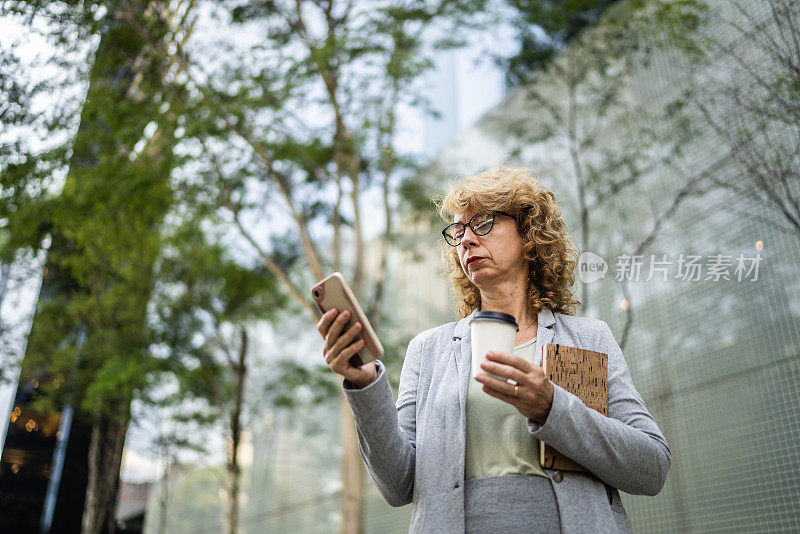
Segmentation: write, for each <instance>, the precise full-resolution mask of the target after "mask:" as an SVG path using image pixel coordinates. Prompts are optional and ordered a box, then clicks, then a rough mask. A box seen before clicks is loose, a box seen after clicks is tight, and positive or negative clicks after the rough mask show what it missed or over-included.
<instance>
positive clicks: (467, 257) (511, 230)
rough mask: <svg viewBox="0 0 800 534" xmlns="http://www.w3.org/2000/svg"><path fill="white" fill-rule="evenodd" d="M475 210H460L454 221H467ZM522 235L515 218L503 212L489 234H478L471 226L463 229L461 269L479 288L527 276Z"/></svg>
mask: <svg viewBox="0 0 800 534" xmlns="http://www.w3.org/2000/svg"><path fill="white" fill-rule="evenodd" d="M475 214H476V212H469V213H461V214H458V215H456V216H455V217H454V218H453V222H460V223H464V224H467V222H468V221H469V220H470V219H471V218H472V217H473V216H474V215H475ZM522 245H523V241H522V237H521V236H520V235H519V232H518V231H517V223H516V221H515V220H514V219H513V218H511V217H509V216H507V215H502V214H500V213H498V214H496V215H495V218H494V225H493V226H492V229H491V231H490V232H489V233H488V234H486V235H476V234H475V232H473V231H472V228H470V227H469V226H466V227H465V228H464V237H463V238H462V240H461V243H460V244H459V245H458V246H457V247H456V249H457V252H458V259H459V262H460V263H461V268H462V269H463V270H464V272H465V273H466V275H467V277H468V278H469V279H470V281H471V282H472V283H473V284H475V285H476V286H477V287H478V289H484V288H488V287H489V286H491V285H493V284H496V283H498V282H502V281H508V280H512V281H513V280H517V279H518V278H519V277H520V276H525V277H526V278H527V275H528V262H527V261H526V260H525V259H524V258H523V257H522ZM477 258H480V259H478V260H477V261H475V260H476V259H477Z"/></svg>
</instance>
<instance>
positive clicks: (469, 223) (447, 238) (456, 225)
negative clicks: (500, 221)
mask: <svg viewBox="0 0 800 534" xmlns="http://www.w3.org/2000/svg"><path fill="white" fill-rule="evenodd" d="M489 214H491V216H492V224H490V225H489V229H488V230H486V231H485V232H478V231H477V230H475V227H474V226H472V221H474V220H475V218H476V217H481V216H483V215H486V213H476V214H475V215H473V216H472V218H471V219H470V220H469V221H467V223H466V224H464V223H462V222H455V223H453V224H448V225H447V226H445V227H444V230H442V236H443V237H444V240H445V242H446V243H447V244H448V245H450V246H451V247H457V246H458V245H460V244H461V239H463V238H464V236H461V239H459V240H457V241H456V242H455V243H453V242H452V241H451V239H454V238H452V237H451V236H449V235H448V234H447V231H448V230H449V229H450V228H459V227H461V228H463V229H464V230H466V228H467V226H469V227H470V229H471V230H472V232H473V233H474V234H475V235H481V236H483V235H486V234H488V233H489V232H491V231H492V228H494V219H495V217H496V216H497V214H500V215H505V216H507V217H511V218H512V219H516V218H517V216H516V215H511V214H510V213H506V212H504V211H497V210H493V211H490V212H489Z"/></svg>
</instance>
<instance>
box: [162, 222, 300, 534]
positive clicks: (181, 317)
mask: <svg viewBox="0 0 800 534" xmlns="http://www.w3.org/2000/svg"><path fill="white" fill-rule="evenodd" d="M164 239H165V248H164V253H163V254H162V258H161V261H160V262H159V266H158V269H157V272H156V276H157V280H158V284H157V285H158V289H157V290H156V292H155V295H154V299H153V301H152V303H151V305H152V306H153V309H154V314H155V315H156V317H157V319H156V320H155V322H154V325H153V329H154V342H155V346H154V350H160V351H162V352H166V353H168V356H167V358H166V360H165V362H164V363H165V366H166V370H168V371H170V372H171V373H173V376H175V377H176V378H177V381H178V383H179V390H178V392H177V393H176V396H177V398H179V399H180V400H181V403H182V404H183V406H184V407H183V409H182V410H181V411H180V414H181V415H180V417H181V418H183V419H186V418H191V419H194V420H200V421H202V422H203V423H204V424H206V425H210V424H213V423H216V422H218V421H220V420H222V421H223V424H224V427H225V434H226V440H227V462H226V486H225V489H226V495H227V498H226V501H227V502H226V517H225V521H224V523H223V525H224V527H225V532H227V533H229V534H236V532H238V530H239V492H240V484H241V482H240V478H241V477H240V473H241V469H240V465H239V450H240V444H241V439H242V429H243V427H244V423H245V419H246V411H247V410H246V408H247V405H246V401H245V380H246V379H247V376H248V372H249V369H250V368H251V367H252V366H253V365H257V362H256V361H253V359H252V354H250V353H251V350H250V349H249V346H248V334H247V329H248V327H250V325H251V324H252V323H253V322H254V321H256V320H259V319H261V320H270V319H275V318H277V316H278V315H279V311H280V310H281V309H282V308H283V307H284V302H283V301H284V300H285V299H284V297H283V295H282V294H281V293H280V292H279V291H278V288H277V281H276V280H275V278H274V276H272V274H271V273H269V272H268V271H267V270H266V269H265V268H264V267H263V266H256V267H255V268H246V267H243V266H241V265H239V264H238V263H237V262H235V261H234V260H232V259H231V258H230V257H228V253H227V251H226V250H225V248H224V246H223V245H221V244H220V243H219V242H218V241H217V242H209V240H208V238H207V236H205V235H204V232H203V230H202V229H201V224H199V222H198V221H197V220H196V219H193V218H192V219H189V220H187V221H183V222H182V224H181V225H180V226H179V227H178V228H177V229H176V231H175V232H174V233H173V234H172V235H170V236H164ZM262 363H263V362H262ZM198 401H199V404H198Z"/></svg>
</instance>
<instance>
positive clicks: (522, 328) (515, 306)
mask: <svg viewBox="0 0 800 534" xmlns="http://www.w3.org/2000/svg"><path fill="white" fill-rule="evenodd" d="M526 289H527V276H523V277H521V279H518V280H508V281H503V282H499V283H498V284H496V285H494V286H493V287H491V288H487V289H485V290H484V289H482V290H481V308H480V309H481V311H499V312H503V313H507V314H509V315H511V316H513V317H514V319H516V320H517V324H518V325H519V334H523V332H528V331H529V330H530V329H531V327H532V326H534V325H536V323H537V315H536V314H535V313H533V311H532V310H531V309H530V308H529V307H528V295H527V292H526ZM533 332H534V334H535V333H536V331H535V330H534V331H533Z"/></svg>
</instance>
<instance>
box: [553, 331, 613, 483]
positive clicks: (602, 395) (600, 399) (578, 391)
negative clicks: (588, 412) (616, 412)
mask: <svg viewBox="0 0 800 534" xmlns="http://www.w3.org/2000/svg"><path fill="white" fill-rule="evenodd" d="M542 369H543V370H544V372H545V374H546V375H547V376H548V378H549V379H550V381H552V382H553V383H554V384H557V385H558V386H560V387H561V388H563V389H565V390H567V391H569V392H570V393H572V394H573V395H575V396H577V397H578V398H580V399H581V400H582V401H583V403H584V404H585V405H586V406H588V407H589V408H592V409H593V410H597V411H598V412H600V413H601V414H603V415H605V416H608V385H607V383H606V380H607V378H608V354H603V353H602V352H595V351H593V350H588V349H579V348H577V347H568V346H567V345H559V344H558V343H548V344H547V345H545V346H543V347H542ZM539 463H540V464H541V466H542V467H546V468H547V469H559V470H564V471H588V469H586V468H585V467H583V466H582V465H580V464H579V463H577V462H575V461H573V460H572V459H571V458H569V457H567V456H566V455H564V454H562V453H560V452H558V451H557V450H556V449H554V448H553V447H551V446H550V445H548V444H546V443H545V442H543V441H541V442H539Z"/></svg>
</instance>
